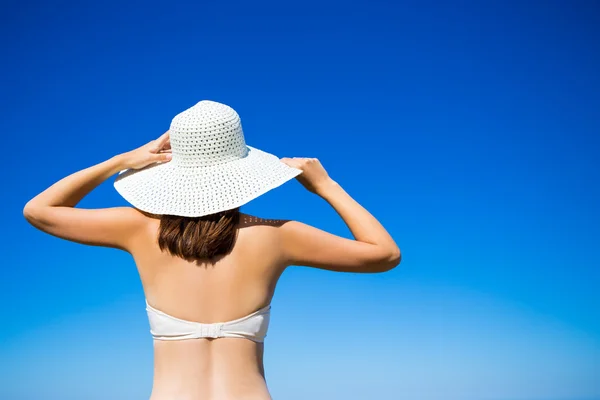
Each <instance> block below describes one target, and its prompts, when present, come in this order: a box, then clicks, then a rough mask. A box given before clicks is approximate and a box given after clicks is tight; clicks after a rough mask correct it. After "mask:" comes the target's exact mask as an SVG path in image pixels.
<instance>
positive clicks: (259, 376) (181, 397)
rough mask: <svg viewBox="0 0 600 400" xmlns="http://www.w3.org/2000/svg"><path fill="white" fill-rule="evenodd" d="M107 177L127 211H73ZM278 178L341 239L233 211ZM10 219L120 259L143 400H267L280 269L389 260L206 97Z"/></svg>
mask: <svg viewBox="0 0 600 400" xmlns="http://www.w3.org/2000/svg"><path fill="white" fill-rule="evenodd" d="M116 173H119V174H118V176H117V177H116V179H115V182H114V185H115V188H116V190H117V191H118V192H119V193H120V194H121V195H122V196H123V197H124V198H125V199H126V200H127V201H128V202H129V203H131V204H132V205H133V207H113V208H105V209H93V210H90V209H82V208H75V206H76V205H77V203H79V201H80V200H81V199H82V198H83V197H84V196H85V195H87V194H88V193H89V192H90V191H91V190H92V189H94V188H95V187H96V186H98V185H99V184H100V183H102V182H103V181H105V180H106V179H108V178H110V177H111V176H113V175H114V174H116ZM292 178H297V180H298V181H299V182H300V183H302V184H303V185H304V186H305V187H306V188H307V189H308V190H309V191H311V192H312V193H315V194H317V195H318V196H321V197H322V198H323V199H325V201H327V202H328V203H329V204H330V205H331V206H332V207H333V208H334V209H335V210H336V211H337V212H338V214H339V215H340V216H341V217H342V219H343V220H344V221H345V223H346V224H347V225H348V227H349V229H350V230H351V232H352V234H353V236H354V238H355V240H351V239H346V238H343V237H340V236H336V235H333V234H330V233H327V232H325V231H323V230H320V229H318V228H315V227H312V226H309V225H307V224H304V223H302V222H298V221H283V220H265V219H262V218H258V217H255V216H251V215H247V214H243V213H241V212H240V210H239V208H240V206H242V205H243V204H245V203H247V202H249V201H250V200H252V199H254V198H256V197H258V196H260V195H261V194H263V193H265V192H267V191H269V190H271V189H273V188H275V187H277V186H280V185H282V184H283V183H285V182H287V181H288V180H290V179H292ZM23 214H24V216H25V218H26V219H27V220H28V221H29V222H30V223H31V224H32V225H34V226H35V227H37V228H38V229H41V230H43V231H44V232H47V233H49V234H51V235H54V236H58V237H61V238H63V239H67V240H71V241H75V242H79V243H84V244H88V245H94V246H106V247H113V248H117V249H121V250H124V251H126V252H128V253H130V254H131V255H132V256H133V258H134V260H135V263H136V266H137V268H138V271H139V274H140V278H141V281H142V284H143V288H144V294H145V296H146V310H147V313H148V318H149V322H150V328H151V334H152V335H153V337H154V383H153V388H152V394H151V400H171V399H177V400H188V399H189V400H192V399H194V400H196V399H203V400H228V399H235V400H244V399H247V400H250V399H252V400H266V399H271V397H270V394H269V391H268V389H267V385H266V382H265V373H264V369H263V349H264V347H263V346H264V339H265V336H266V333H267V328H268V325H269V316H270V308H271V306H270V303H271V299H272V297H273V294H274V291H275V285H276V284H277V281H278V279H279V277H280V276H281V274H282V273H283V271H284V270H285V269H286V267H288V266H290V265H303V266H309V267H315V268H322V269H327V270H331V271H339V272H365V273H366V272H370V273H375V272H384V271H388V270H390V269H392V268H394V267H395V266H397V265H398V264H399V263H400V250H399V248H398V246H397V245H396V243H395V242H394V240H393V239H392V238H391V237H390V235H389V234H388V233H387V231H386V230H385V229H384V228H383V226H382V225H381V224H380V223H379V222H378V221H377V220H376V219H375V218H374V217H373V216H372V215H371V214H370V213H369V212H368V211H367V210H366V209H364V208H363V207H362V206H361V205H360V204H358V203H357V202H356V201H355V200H353V199H352V197H350V196H349V195H348V194H347V193H346V192H345V191H344V189H343V188H342V187H341V186H340V185H339V184H338V183H337V182H336V181H335V180H333V179H332V178H330V177H329V176H328V174H327V172H326V171H325V170H324V169H323V167H322V166H321V164H320V162H319V161H318V160H317V159H314V158H283V159H281V160H280V159H278V158H277V157H275V156H274V155H272V154H269V153H266V152H263V151H261V150H258V149H256V148H254V147H251V146H247V145H246V143H245V140H244V134H243V131H242V126H241V122H240V119H239V116H238V114H237V113H236V112H235V111H234V110H233V109H232V108H231V107H229V106H227V105H224V104H221V103H217V102H214V101H208V100H203V101H200V102H199V103H197V104H196V105H194V106H193V107H191V108H189V109H187V110H185V111H183V112H182V113H180V114H178V115H177V116H176V117H175V118H173V120H172V122H171V126H170V129H169V131H167V132H166V133H164V134H163V135H162V136H160V138H158V139H157V140H154V141H152V142H150V143H148V144H146V145H144V146H142V147H140V148H138V149H135V150H132V151H129V152H126V153H123V154H119V155H116V156H113V157H112V158H110V159H109V160H106V161H104V162H101V163H99V164H97V165H94V166H92V167H89V168H86V169H84V170H82V171H79V172H76V173H74V174H72V175H69V176H67V177H66V178H64V179H62V180H60V181H58V182H57V183H55V184H54V185H52V186H51V187H49V188H48V189H46V190H45V191H44V192H42V193H40V194H39V195H37V196H36V197H34V198H33V199H32V200H30V201H29V202H28V203H27V204H26V206H25V208H24V210H23Z"/></svg>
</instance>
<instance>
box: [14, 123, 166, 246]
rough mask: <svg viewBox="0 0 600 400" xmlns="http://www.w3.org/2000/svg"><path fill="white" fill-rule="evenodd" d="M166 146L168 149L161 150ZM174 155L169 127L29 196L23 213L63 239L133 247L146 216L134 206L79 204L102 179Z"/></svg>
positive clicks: (99, 244) (37, 226)
mask: <svg viewBox="0 0 600 400" xmlns="http://www.w3.org/2000/svg"><path fill="white" fill-rule="evenodd" d="M162 150H165V152H161V151H162ZM170 159H171V154H170V143H169V135H168V131H167V132H165V133H164V134H163V135H162V136H161V137H160V138H158V139H157V140H153V141H151V142H149V143H148V144H146V145H144V146H142V147H140V148H138V149H135V150H132V151H130V152H127V153H122V154H119V155H116V156H113V157H111V158H110V159H108V160H106V161H103V162H101V163H99V164H96V165H94V166H91V167H88V168H85V169H83V170H81V171H78V172H75V173H73V174H71V175H69V176H67V177H65V178H63V179H61V180H60V181H58V182H56V183H55V184H53V185H52V186H50V187H49V188H48V189H46V190H44V191H43V192H42V193H40V194H38V195H37V196H35V197H34V198H33V199H31V200H29V201H28V202H27V204H26V205H25V207H24V208H23V216H24V217H25V218H26V219H27V221H29V223H31V224H32V225H33V226H35V227H36V228H38V229H40V230H42V231H44V232H46V233H49V234H51V235H53V236H57V237H60V238H62V239H66V240H70V241H73V242H77V243H83V244H87V245H92V246H105V247H113V248H118V249H121V250H125V251H128V252H129V251H130V249H131V241H132V239H133V238H134V237H135V235H136V232H137V231H138V229H140V228H141V226H142V223H143V219H142V218H141V214H140V213H139V212H138V211H137V210H135V209H134V208H131V207H111V208H100V209H83V208H75V206H76V205H77V203H79V202H80V201H81V199H83V198H84V197H85V196H86V195H87V194H89V193H90V192H91V191H92V190H93V189H94V188H96V187H97V186H98V185H100V184H101V183H102V182H104V181H105V180H107V179H108V178H110V177H111V176H113V175H114V174H116V173H117V172H119V171H121V170H124V169H127V168H142V167H144V166H146V165H148V164H151V163H153V162H157V161H160V162H168V161H169V160H170Z"/></svg>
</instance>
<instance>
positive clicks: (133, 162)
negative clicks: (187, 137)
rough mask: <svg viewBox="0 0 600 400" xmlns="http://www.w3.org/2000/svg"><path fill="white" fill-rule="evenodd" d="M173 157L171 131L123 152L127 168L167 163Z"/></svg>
mask: <svg viewBox="0 0 600 400" xmlns="http://www.w3.org/2000/svg"><path fill="white" fill-rule="evenodd" d="M171 157H172V154H171V140H170V136H169V131H166V132H165V133H163V134H162V135H161V136H160V137H159V138H158V139H155V140H152V141H151V142H148V143H146V144H145V145H143V146H141V147H138V148H137V149H135V150H131V151H128V152H127V153H123V154H122V158H123V162H124V166H125V168H132V169H141V168H144V167H145V166H147V165H149V164H152V163H155V162H163V163H165V162H168V161H170V160H171Z"/></svg>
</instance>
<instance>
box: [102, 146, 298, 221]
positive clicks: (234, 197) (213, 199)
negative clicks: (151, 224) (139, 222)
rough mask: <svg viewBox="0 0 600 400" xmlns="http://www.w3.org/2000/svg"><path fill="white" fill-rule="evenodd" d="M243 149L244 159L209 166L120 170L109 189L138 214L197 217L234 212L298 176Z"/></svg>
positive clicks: (269, 157)
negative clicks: (227, 211)
mask: <svg viewBox="0 0 600 400" xmlns="http://www.w3.org/2000/svg"><path fill="white" fill-rule="evenodd" d="M247 147H248V154H247V155H246V156H245V157H243V158H240V159H238V160H234V161H229V162H227V163H223V164H219V165H215V166H209V167H202V168H190V167H184V166H181V165H178V164H177V163H176V162H174V161H168V162H165V163H153V164H150V165H148V166H146V167H144V168H141V169H126V170H123V171H121V172H119V175H117V178H116V179H115V182H114V187H115V189H116V190H117V192H118V193H119V194H120V195H121V196H123V198H124V199H125V200H127V201H128V202H129V203H130V204H131V205H133V206H134V207H136V208H138V209H140V210H142V211H146V212H149V213H152V214H169V215H179V216H184V217H200V216H204V215H208V214H214V213H217V212H220V211H225V210H230V209H233V208H237V207H240V206H242V205H244V204H246V203H248V202H249V201H251V200H253V199H255V198H257V197H258V196H260V195H262V194H264V193H266V192H268V191H270V190H272V189H275V188H276V187H278V186H281V185H282V184H284V183H285V182H287V181H289V180H290V179H292V178H294V177H296V176H298V175H300V174H301V173H302V170H300V169H296V168H292V167H289V166H288V165H286V164H285V163H283V162H282V161H280V160H279V158H278V157H276V156H275V155H273V154H270V153H267V152H265V151H262V150H259V149H257V148H254V147H252V146H247Z"/></svg>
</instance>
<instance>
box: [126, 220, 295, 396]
mask: <svg viewBox="0 0 600 400" xmlns="http://www.w3.org/2000/svg"><path fill="white" fill-rule="evenodd" d="M140 218H143V219H145V220H147V222H146V228H145V229H144V230H143V234H140V235H138V237H137V238H136V240H135V243H134V247H132V251H131V254H132V256H133V257H134V260H135V263H136V266H137V268H138V271H139V274H140V278H141V280H142V284H143V287H144V293H145V295H146V300H147V302H148V304H149V305H150V306H151V307H152V308H154V309H157V310H160V311H162V312H164V313H165V314H168V315H170V316H172V317H175V318H179V319H183V320H187V321H195V322H200V323H207V324H208V323H217V322H225V321H231V320H235V319H238V318H242V317H245V316H247V315H249V314H251V313H253V312H255V311H256V310H259V309H261V308H264V307H266V306H268V305H270V303H271V299H272V298H273V294H274V291H275V285H276V283H277V280H278V279H279V277H280V276H281V273H282V272H283V271H284V269H285V267H286V265H284V263H282V259H283V258H282V257H281V252H280V245H279V242H280V237H279V232H278V228H279V227H280V226H281V225H282V224H283V223H284V222H285V221H277V220H264V219H260V218H257V217H253V216H249V215H246V214H241V218H240V223H239V229H238V233H237V239H236V242H235V245H234V246H233V249H232V251H231V252H230V253H229V254H227V255H225V256H223V257H221V258H220V259H218V260H217V261H216V262H215V263H214V264H211V263H208V262H206V263H196V262H193V261H186V260H184V259H182V258H179V257H176V256H172V255H170V254H168V253H167V252H163V251H161V250H160V249H159V247H158V244H157V241H156V237H157V235H158V228H159V224H160V220H159V219H157V218H153V217H152V216H148V215H145V214H143V213H140ZM263 351H264V343H261V342H257V341H252V340H248V339H245V338H233V337H227V338H218V339H213V338H200V339H193V340H170V341H163V340H155V344H154V352H155V354H154V355H155V376H154V387H153V394H152V400H162V399H171V398H177V399H187V398H189V399H244V398H248V399H269V398H270V396H269V394H268V390H267V387H266V384H265V379H264V367H263Z"/></svg>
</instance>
